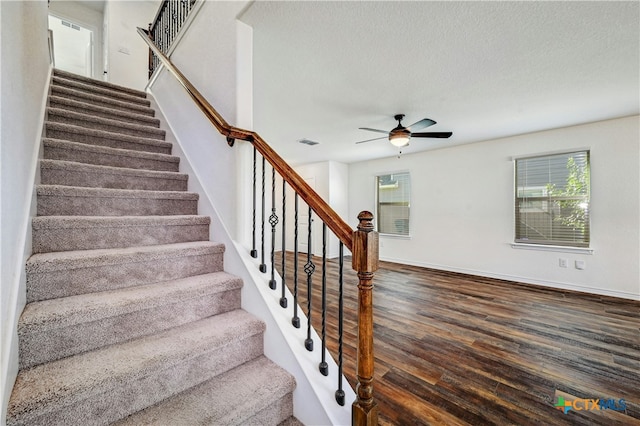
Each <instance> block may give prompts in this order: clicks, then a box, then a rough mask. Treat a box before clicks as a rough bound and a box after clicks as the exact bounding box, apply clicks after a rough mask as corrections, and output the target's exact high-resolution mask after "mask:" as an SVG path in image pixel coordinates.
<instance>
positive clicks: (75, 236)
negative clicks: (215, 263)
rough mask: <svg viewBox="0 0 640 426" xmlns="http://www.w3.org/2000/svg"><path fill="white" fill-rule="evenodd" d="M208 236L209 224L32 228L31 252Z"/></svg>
mask: <svg viewBox="0 0 640 426" xmlns="http://www.w3.org/2000/svg"><path fill="white" fill-rule="evenodd" d="M208 239H209V225H175V226H174V225H164V226H163V225H154V226H135V225H132V226H117V227H106V226H104V227H95V228H47V229H34V230H33V252H34V253H50V252H54V251H70V250H94V249H105V248H118V247H137V246H151V245H158V244H173V243H182V242H189V241H206V240H208Z"/></svg>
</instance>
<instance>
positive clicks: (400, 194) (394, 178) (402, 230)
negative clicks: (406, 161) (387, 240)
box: [376, 172, 411, 235]
mask: <svg viewBox="0 0 640 426" xmlns="http://www.w3.org/2000/svg"><path fill="white" fill-rule="evenodd" d="M376 187H377V191H378V194H377V200H378V206H377V207H378V212H377V215H376V217H377V223H378V232H380V233H381V234H392V235H409V210H410V207H411V177H410V176H409V173H408V172H404V173H393V174H388V175H381V176H376Z"/></svg>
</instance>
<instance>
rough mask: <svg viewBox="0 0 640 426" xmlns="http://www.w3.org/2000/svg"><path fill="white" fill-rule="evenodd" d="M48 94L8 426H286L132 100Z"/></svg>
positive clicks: (273, 373) (140, 105)
mask: <svg viewBox="0 0 640 426" xmlns="http://www.w3.org/2000/svg"><path fill="white" fill-rule="evenodd" d="M50 93H51V95H50V98H49V108H48V110H47V121H46V123H45V135H44V139H43V144H44V151H43V156H44V158H43V159H42V160H41V161H40V166H41V184H40V185H38V186H37V187H36V194H37V215H38V216H37V217H35V218H34V219H33V221H32V228H33V229H32V238H33V244H32V247H33V252H34V254H33V256H31V258H30V259H29V260H28V262H27V265H26V275H27V306H26V307H25V309H24V311H23V312H22V315H21V317H20V320H19V323H18V336H19V349H20V361H19V363H20V372H19V374H18V378H17V380H16V384H15V386H14V390H13V393H12V395H11V398H10V401H9V406H8V413H7V424H8V425H23V424H24V425H26V424H28V425H39V424H42V425H45V424H46V425H56V424H60V425H62V424H64V425H76V424H77V425H79V424H82V425H85V424H96V425H98V424H110V423H113V422H120V423H121V424H163V425H186V424H212V425H218V424H225V425H227V424H237V425H240V424H264V425H268V424H272V425H277V424H285V425H289V424H299V423H298V422H297V420H296V419H295V418H293V417H292V413H293V409H292V392H293V389H294V388H295V381H294V379H293V377H291V376H290V375H289V374H288V373H286V372H285V371H284V370H283V369H281V368H280V367H278V366H277V365H275V364H273V363H272V362H271V361H269V360H267V359H266V358H265V357H264V355H263V343H262V340H263V332H264V324H263V323H262V322H261V321H259V320H257V319H256V318H254V317H252V316H251V315H250V314H248V313H246V312H244V311H243V310H241V308H240V306H241V305H240V291H241V287H242V282H241V280H240V279H239V278H237V277H235V276H232V275H230V274H228V273H226V272H224V270H223V256H224V246H223V245H222V244H218V243H214V242H210V241H208V240H209V223H210V219H209V218H208V217H203V216H199V215H198V212H197V203H198V195H197V194H194V193H190V192H187V176H186V175H184V174H181V173H179V171H178V165H179V159H178V158H177V157H173V156H171V144H170V143H167V142H165V140H164V138H165V132H164V130H161V129H159V120H157V119H155V118H153V114H154V113H153V110H152V109H150V108H149V105H150V103H149V101H148V100H147V99H146V94H145V93H144V92H140V91H136V90H131V89H126V88H121V87H118V86H115V85H112V84H109V83H105V82H100V81H94V80H90V79H87V78H85V77H79V76H74V75H73V74H69V73H66V72H61V71H58V70H56V71H55V72H54V77H53V79H52V87H51V92H50ZM128 416H130V417H128Z"/></svg>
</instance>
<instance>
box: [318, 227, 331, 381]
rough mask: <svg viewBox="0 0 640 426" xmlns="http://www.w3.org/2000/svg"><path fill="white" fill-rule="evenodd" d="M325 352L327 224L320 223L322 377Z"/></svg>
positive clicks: (324, 371) (325, 362) (324, 367)
mask: <svg viewBox="0 0 640 426" xmlns="http://www.w3.org/2000/svg"><path fill="white" fill-rule="evenodd" d="M326 350H327V224H326V223H324V222H323V223H322V361H321V362H320V365H319V366H318V368H319V369H320V373H322V375H323V376H327V375H329V364H327V359H326V355H325V352H326Z"/></svg>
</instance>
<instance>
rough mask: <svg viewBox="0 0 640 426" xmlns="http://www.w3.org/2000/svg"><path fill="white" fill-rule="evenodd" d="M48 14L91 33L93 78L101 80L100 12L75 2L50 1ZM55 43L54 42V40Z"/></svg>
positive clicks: (101, 22) (101, 43)
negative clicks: (76, 24)
mask: <svg viewBox="0 0 640 426" xmlns="http://www.w3.org/2000/svg"><path fill="white" fill-rule="evenodd" d="M49 12H50V13H51V14H53V15H55V16H57V17H59V18H63V19H65V18H66V19H68V20H70V21H73V22H75V23H78V24H82V26H84V27H85V28H88V29H90V30H91V31H93V67H92V69H93V78H95V79H99V80H101V79H102V73H103V71H104V65H103V63H102V60H103V34H102V32H103V31H102V25H103V20H104V15H103V13H102V12H98V11H97V10H93V9H90V8H88V7H86V6H83V5H82V4H81V3H79V2H77V1H60V0H56V1H52V2H51V3H49ZM54 43H55V40H54Z"/></svg>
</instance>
